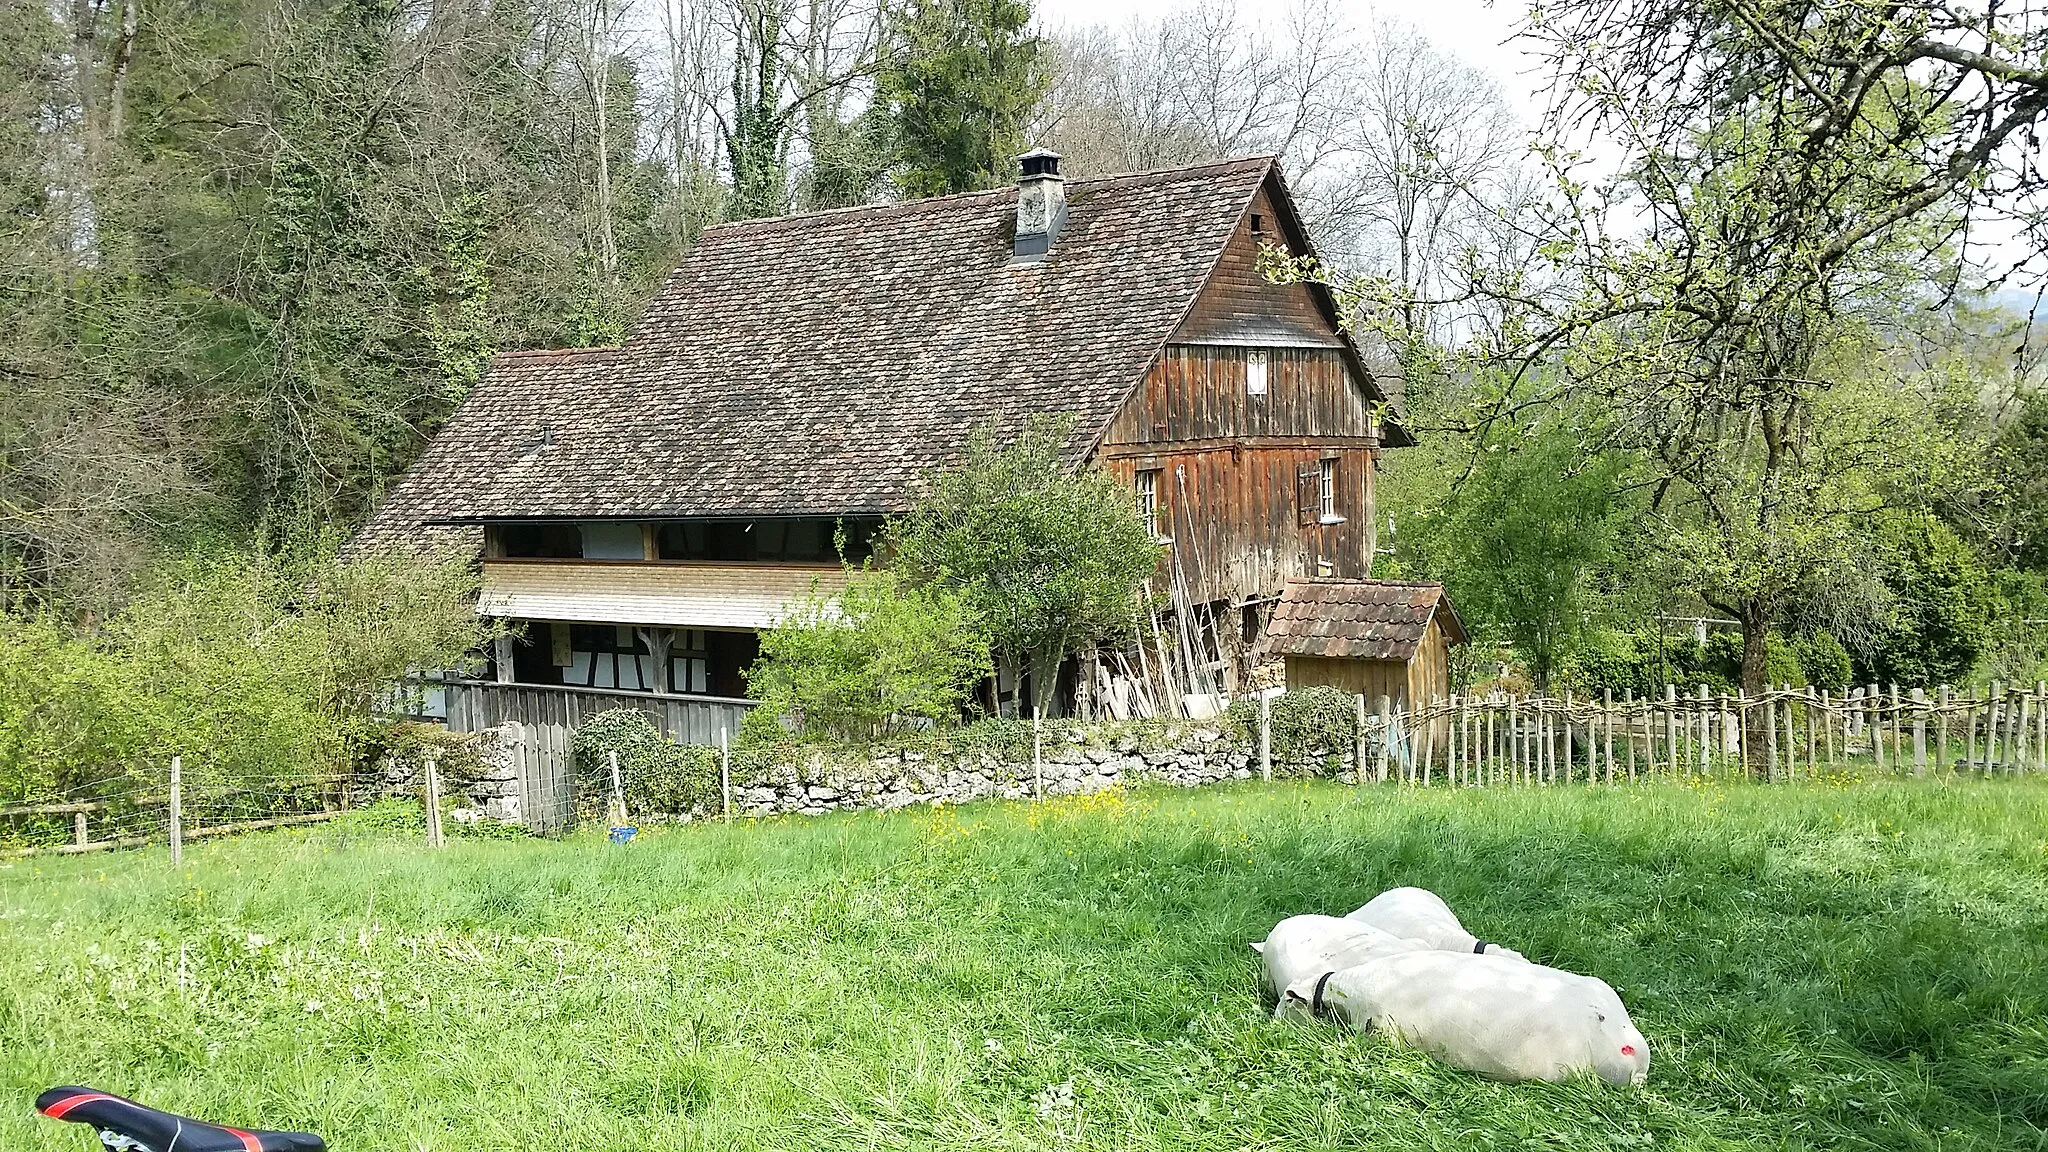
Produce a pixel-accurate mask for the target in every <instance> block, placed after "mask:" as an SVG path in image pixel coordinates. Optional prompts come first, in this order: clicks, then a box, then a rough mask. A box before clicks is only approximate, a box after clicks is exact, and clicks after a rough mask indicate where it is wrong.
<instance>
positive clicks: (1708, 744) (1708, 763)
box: [1686, 684, 1714, 776]
mask: <svg viewBox="0 0 2048 1152" xmlns="http://www.w3.org/2000/svg"><path fill="white" fill-rule="evenodd" d="M1713 704H1714V694H1713V693H1712V692H1710V691H1709V690H1708V689H1707V686H1706V685H1705V684H1702V685H1700V747H1699V762H1700V775H1702V776H1706V775H1708V774H1710V773H1711V772H1712V771H1713V767H1714V764H1713V760H1712V756H1713V754H1714V708H1713ZM1686 727H1688V728H1690V727H1691V725H1690V724H1688V725H1686Z"/></svg>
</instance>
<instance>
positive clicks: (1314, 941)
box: [1252, 916, 1429, 1014]
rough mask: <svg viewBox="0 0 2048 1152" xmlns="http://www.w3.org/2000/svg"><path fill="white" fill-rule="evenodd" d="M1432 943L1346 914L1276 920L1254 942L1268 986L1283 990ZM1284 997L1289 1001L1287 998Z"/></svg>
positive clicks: (1270, 988)
mask: <svg viewBox="0 0 2048 1152" xmlns="http://www.w3.org/2000/svg"><path fill="white" fill-rule="evenodd" d="M1427 947H1429V945H1428V944H1425V943H1423V942H1422V941H1420V940H1403V939H1401V938H1399V937H1396V936H1393V935H1390V934H1388V933H1386V932H1383V931H1381V930H1380V929H1378V928H1375V927H1373V926H1372V925H1370V924H1362V923H1360V922H1358V921H1356V920H1350V919H1346V918H1345V917H1342V916H1289V917H1288V918H1287V919H1285V920H1282V921H1281V922H1280V923H1278V924H1275V925H1274V926H1273V930H1272V931H1271V932H1269V933H1267V934H1266V939H1265V940H1264V941H1262V942H1260V943H1257V944H1253V945H1252V951H1254V952H1257V953H1258V954H1259V956H1260V958H1261V959H1262V960H1263V961H1264V963H1265V970H1266V987H1267V988H1268V989H1269V990H1270V991H1272V992H1273V994H1274V995H1276V996H1277V995H1279V994H1280V993H1281V992H1282V991H1284V990H1285V989H1286V988H1287V986H1288V985H1290V984H1293V983H1295V982H1296V981H1299V980H1302V979H1313V978H1314V977H1317V976H1320V975H1322V974H1323V973H1325V972H1331V971H1334V970H1336V969H1339V968H1349V967H1351V966H1352V965H1354V964H1363V963H1365V962H1366V961H1367V960H1376V959H1378V958H1379V957H1381V956H1392V955H1394V954H1395V953H1398V952H1416V951H1420V950H1422V949H1424V948H1427ZM1281 1003H1282V1006H1283V1007H1284V1006H1285V1004H1286V1001H1285V999H1284V998H1283V999H1282V1001H1281ZM1276 1014H1277V1013H1276Z"/></svg>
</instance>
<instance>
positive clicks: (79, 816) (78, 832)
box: [71, 812, 91, 847]
mask: <svg viewBox="0 0 2048 1152" xmlns="http://www.w3.org/2000/svg"><path fill="white" fill-rule="evenodd" d="M71 842H72V843H74V844H77V845H79V846H81V847H83V846H84V845H86V844H89V843H91V841H90V840H89V839H87V838H86V835H85V813H83V812H73V813H72V814H71Z"/></svg>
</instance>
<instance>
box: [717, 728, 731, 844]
mask: <svg viewBox="0 0 2048 1152" xmlns="http://www.w3.org/2000/svg"><path fill="white" fill-rule="evenodd" d="M718 806H719V809H720V811H721V812H722V813H723V814H724V816H725V822H726V823H727V824H730V823H732V740H731V738H730V733H729V732H728V730H727V729H726V728H725V726H724V725H720V726H719V729H718Z"/></svg>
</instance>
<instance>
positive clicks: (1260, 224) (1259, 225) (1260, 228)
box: [1252, 212, 1266, 236]
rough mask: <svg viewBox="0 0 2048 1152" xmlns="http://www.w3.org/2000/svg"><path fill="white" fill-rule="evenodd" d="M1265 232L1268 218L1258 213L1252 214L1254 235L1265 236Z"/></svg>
mask: <svg viewBox="0 0 2048 1152" xmlns="http://www.w3.org/2000/svg"><path fill="white" fill-rule="evenodd" d="M1265 231H1266V218H1265V217H1264V216H1261V215H1259V214H1258V213H1257V212H1254V213H1252V235H1254V236H1259V235H1263V234H1264V233H1265Z"/></svg>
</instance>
